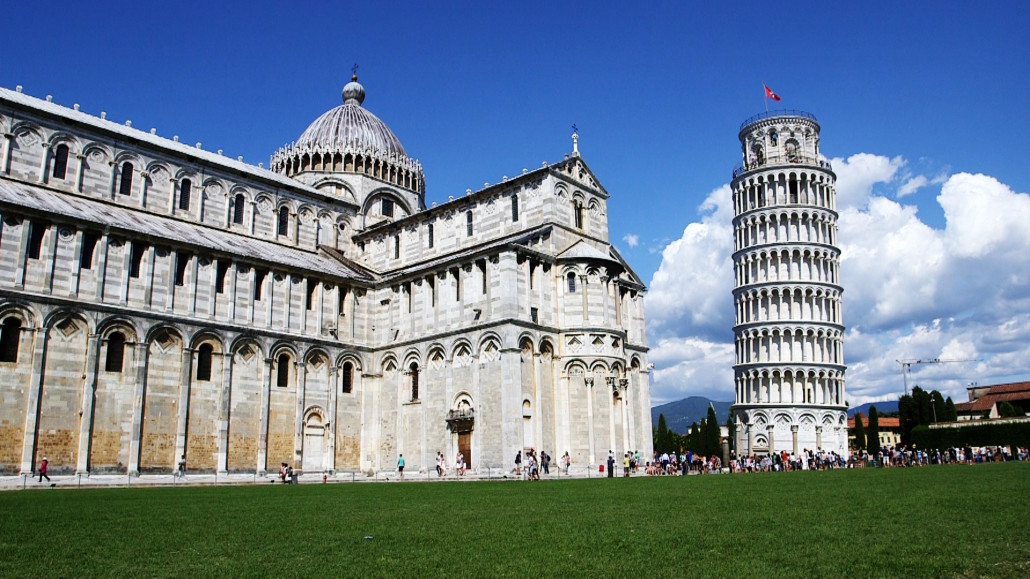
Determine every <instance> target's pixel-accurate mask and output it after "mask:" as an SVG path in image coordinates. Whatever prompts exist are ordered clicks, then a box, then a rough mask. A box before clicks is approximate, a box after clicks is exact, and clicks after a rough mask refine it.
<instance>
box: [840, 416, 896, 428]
mask: <svg viewBox="0 0 1030 579" xmlns="http://www.w3.org/2000/svg"><path fill="white" fill-rule="evenodd" d="M876 424H877V427H878V428H879V429H880V430H883V429H885V428H901V419H900V418H898V417H896V416H880V417H879V418H878V419H877V421H876ZM862 426H864V427H866V428H869V417H868V416H862ZM854 427H855V418H854V417H851V418H848V428H854Z"/></svg>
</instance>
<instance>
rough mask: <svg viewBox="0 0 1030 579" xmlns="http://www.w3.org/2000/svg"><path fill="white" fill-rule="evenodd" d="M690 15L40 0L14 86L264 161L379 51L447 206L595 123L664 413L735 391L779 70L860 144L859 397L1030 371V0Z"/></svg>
mask: <svg viewBox="0 0 1030 579" xmlns="http://www.w3.org/2000/svg"><path fill="white" fill-rule="evenodd" d="M690 4H691V3H682V2H678V3H654V4H639V5H631V4H627V3H603V2H602V3H594V4H590V5H587V4H582V3H578V4H573V3H529V2H522V3H490V2H480V3H472V4H469V5H467V6H460V5H457V4H452V5H445V3H427V2H412V3H389V2H387V3H306V2H293V3H281V2H276V3H272V2H252V3H248V4H247V5H246V7H245V8H243V7H241V6H243V5H242V4H240V5H239V6H236V5H219V4H218V3H192V2H182V3H162V4H160V5H157V4H154V5H153V6H151V5H150V4H149V3H138V2H133V3H128V2H125V3H116V2H99V3H94V4H83V3H70V2H67V3H65V2H57V3H47V4H43V3H26V2H22V3H17V4H15V5H13V6H12V7H8V8H7V10H6V14H5V15H6V16H7V17H8V21H9V22H12V23H15V25H13V26H11V25H9V26H7V27H6V30H5V42H4V45H5V47H4V50H3V52H2V53H0V84H2V85H3V86H5V87H9V88H12V87H14V86H16V85H23V86H24V90H25V92H27V93H28V94H32V95H35V96H39V97H43V96H45V95H47V94H52V95H53V97H54V100H55V102H57V103H60V104H64V105H66V106H71V105H72V104H73V103H79V104H80V105H81V107H82V110H83V111H85V112H88V113H91V114H97V115H99V113H100V112H101V111H105V112H106V113H107V117H108V118H109V119H113V120H117V121H124V120H127V119H131V120H132V121H133V126H135V127H138V128H142V129H144V130H146V129H149V128H150V127H156V128H157V130H158V134H160V135H163V136H167V137H171V136H172V135H178V136H179V137H180V139H181V140H182V141H184V142H188V143H195V142H202V143H203V146H204V148H205V149H208V150H217V149H223V150H224V152H225V154H226V155H230V156H233V157H235V156H238V155H243V156H244V158H245V160H247V161H250V162H252V163H258V162H262V163H264V164H265V165H266V166H267V164H268V158H269V156H270V155H271V153H272V152H274V151H275V149H276V148H278V147H279V146H281V145H284V144H286V143H288V142H290V141H292V140H293V139H295V138H296V137H297V136H299V135H300V133H301V132H302V131H303V130H304V128H305V127H306V126H307V125H308V124H309V123H310V122H311V121H312V120H314V119H315V118H316V117H317V116H318V115H319V114H321V113H322V112H324V111H325V110H327V109H329V108H331V107H333V106H335V105H337V104H339V102H340V89H341V88H342V86H343V84H345V83H346V82H347V80H348V78H349V76H350V71H351V66H352V65H353V64H354V63H358V64H359V66H360V68H359V71H358V74H359V76H360V79H361V82H362V84H364V86H365V88H366V91H367V98H366V100H365V106H366V108H368V109H369V110H371V111H372V112H374V113H375V114H377V115H378V116H379V117H380V118H382V119H383V120H384V121H385V122H386V123H387V124H388V125H389V126H390V127H391V128H392V129H393V130H394V132H395V133H396V134H397V136H398V137H399V138H400V139H401V141H402V142H403V143H404V146H405V148H406V149H407V151H408V154H409V155H411V156H413V157H416V158H418V159H419V160H421V162H422V163H423V167H424V169H425V172H426V182H427V201H428V202H432V201H434V200H436V201H441V200H445V199H446V198H447V197H448V196H449V195H461V194H463V193H464V191H465V189H466V188H472V189H477V188H479V187H482V185H483V184H484V183H487V182H489V183H496V182H498V181H500V180H501V178H502V177H503V176H504V175H515V174H517V173H518V172H520V171H521V170H522V168H524V167H525V168H532V167H537V166H539V165H540V163H542V162H543V161H549V162H553V161H555V160H558V159H560V158H561V157H562V155H563V154H564V153H566V152H569V151H570V150H571V139H570V136H569V135H570V133H571V128H570V127H571V125H572V124H573V123H575V124H577V125H578V127H579V130H580V135H581V140H580V150H581V152H582V154H583V157H584V159H585V160H586V161H587V163H588V164H589V165H590V166H591V168H592V169H593V170H594V172H595V173H596V174H597V175H598V177H599V178H600V179H601V181H602V183H603V184H604V186H605V187H606V189H607V190H608V191H609V193H611V195H612V197H611V200H610V204H609V213H610V223H611V238H612V241H613V243H615V244H616V245H617V246H618V247H619V249H620V251H621V252H622V253H623V255H625V256H626V257H627V259H628V260H629V261H630V262H631V264H632V265H633V266H634V268H635V269H636V270H637V272H638V273H639V274H640V275H641V277H643V278H644V279H645V281H648V282H649V283H650V285H651V293H650V295H649V297H648V300H649V303H648V316H649V326H650V328H649V336H650V341H651V346H652V347H653V348H654V351H653V352H652V354H653V360H654V361H655V363H656V365H657V366H658V370H657V371H656V373H655V375H654V392H653V397H654V399H655V402H656V403H657V402H661V401H668V400H673V399H677V398H680V397H682V396H685V395H689V394H705V395H708V396H711V397H713V398H717V399H722V400H729V399H731V398H732V386H731V384H732V371H731V369H730V366H731V365H732V357H728V356H727V351H726V348H727V347H728V346H729V344H731V342H732V331H731V328H732V323H733V321H732V312H733V310H732V302H731V300H730V297H729V291H730V284H731V281H732V274H731V273H729V272H730V270H728V269H726V266H727V264H728V260H729V254H728V252H727V250H726V249H725V248H726V247H729V241H730V237H729V235H730V234H729V233H728V232H729V229H728V227H729V222H728V220H729V216H728V215H727V214H726V211H725V206H724V202H725V200H726V199H728V197H727V196H726V194H725V191H724V189H723V188H724V186H725V185H726V184H728V182H729V179H730V172H731V170H732V167H733V166H734V164H736V162H737V161H738V160H739V143H738V142H737V130H738V128H739V125H740V123H741V121H743V120H744V119H746V118H748V117H750V116H751V115H753V114H755V113H758V112H761V111H762V110H763V106H764V102H763V92H762V82H763V80H764V81H765V83H767V84H768V85H769V86H770V87H772V89H773V90H775V91H776V92H777V93H778V94H779V95H780V96H782V97H783V101H782V102H781V103H776V105H777V106H778V107H785V108H797V109H801V110H805V111H808V112H811V113H814V114H815V115H816V116H817V117H818V118H819V121H820V122H821V124H822V151H823V153H824V154H826V155H827V156H828V157H830V158H833V159H835V160H836V159H839V161H837V162H836V163H835V168H837V170H838V183H839V185H840V187H839V188H840V190H841V196H842V201H844V202H843V203H842V211H841V213H842V217H841V242H842V246H843V248H844V256H843V259H842V274H843V277H844V285H845V287H846V293H845V310H844V314H845V324H846V325H847V326H848V327H849V335H848V339H847V340H846V342H845V354H846V357H847V360H848V364H849V366H850V367H851V368H850V370H849V374H848V389H849V398H850V399H851V401H852V403H860V402H865V401H870V400H875V399H883V398H889V397H891V396H892V395H894V396H896V393H897V390H899V389H900V383H901V377H900V372H899V370H898V365H897V364H896V363H894V360H895V359H898V358H933V357H941V358H969V359H978V360H980V362H977V363H970V364H947V365H945V364H941V365H937V366H933V367H931V366H925V367H921V368H918V369H916V370H914V371H913V378H912V380H910V382H911V383H922V384H923V385H925V386H927V387H928V388H938V389H940V390H942V391H945V392H947V393H949V394H951V395H953V396H955V397H956V399H964V398H965V392H964V387H965V386H966V385H968V383H969V382H972V381H978V382H980V383H982V384H987V383H994V382H999V381H1007V380H1017V379H1028V378H1030V349H1028V347H1027V342H1028V340H1030V279H1028V275H1030V273H1028V269H1030V268H1027V265H1028V264H1030V258H1028V257H1027V253H1026V251H1028V250H1030V241H1028V239H1027V235H1028V234H1027V233H1026V229H1030V228H1028V227H1027V226H1026V225H1025V223H1026V222H1025V221H1021V219H1022V217H1023V216H1024V213H1023V211H1024V210H1027V209H1026V207H1027V204H1028V203H1030V201H1027V192H1028V191H1030V162H1028V161H1027V157H1028V153H1030V146H1028V145H1027V141H1026V135H1025V133H1026V132H1027V130H1028V129H1030V107H1027V106H1026V103H1027V101H1028V98H1027V95H1028V94H1030V86H1028V85H1030V64H1028V62H1027V57H1028V55H1030V50H1028V49H1030V40H1028V38H1030V36H1028V35H1027V34H1026V32H1025V30H1023V29H1021V28H1022V27H1024V26H1025V23H1026V22H1027V21H1030V7H1028V5H1026V4H1025V3H1017V2H994V3H984V4H983V5H978V4H979V3H976V4H974V3H957V2H941V3H933V4H932V5H931V4H923V3H896V2H895V3H872V4H868V3H856V4H855V5H841V4H840V3H828V2H821V3H804V2H801V3H791V4H789V5H787V4H783V3H772V2H762V3H747V2H745V3H738V4H737V5H735V6H734V7H730V8H724V7H716V4H717V3H709V4H710V6H690ZM441 6H443V7H442V8H441ZM967 174H968V176H969V178H966V177H965V175H967ZM720 191H723V192H722V193H720ZM988 207H993V208H995V210H994V211H986V210H985V209H986V208H988ZM1027 211H1030V210H1027ZM999 213H1000V214H1001V215H1002V218H1001V220H1000V221H999V220H998V219H997V217H998V215H997V214H999ZM1027 216H1030V214H1027ZM1021 224H1022V225H1021ZM999 234H1003V235H1001V239H1000V240H995V241H992V242H990V243H988V241H990V238H992V235H993V236H998V235H999ZM723 235H726V236H727V238H726V239H725V240H722V241H720V239H721V236H723ZM656 272H659V273H660V274H661V275H657V276H656ZM726 276H728V277H726ZM724 278H725V279H724ZM684 295H685V296H687V297H686V298H682V296H684ZM670 296H680V297H679V298H676V299H673V298H670ZM962 298H965V299H962ZM999 329H1001V330H1003V331H999ZM730 356H731V354H730ZM921 381H922V382H921Z"/></svg>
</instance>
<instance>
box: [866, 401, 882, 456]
mask: <svg viewBox="0 0 1030 579" xmlns="http://www.w3.org/2000/svg"><path fill="white" fill-rule="evenodd" d="M865 437H866V449H867V450H868V451H869V454H880V416H879V415H878V414H877V413H876V407H875V406H870V407H869V428H868V429H867V430H866V433H865Z"/></svg>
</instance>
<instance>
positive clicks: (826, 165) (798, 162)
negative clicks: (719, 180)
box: [733, 153, 833, 179]
mask: <svg viewBox="0 0 1030 579" xmlns="http://www.w3.org/2000/svg"><path fill="white" fill-rule="evenodd" d="M806 165H807V166H809V167H820V168H822V169H827V170H829V171H832V170H833V166H832V165H830V162H829V161H826V160H824V159H819V158H817V157H812V156H809V155H802V154H800V153H794V154H790V155H774V156H771V157H764V158H761V159H752V160H751V161H749V162H740V163H737V166H736V167H734V168H733V178H734V179H736V178H737V177H739V176H741V175H743V174H744V173H747V172H748V171H754V170H756V169H761V168H764V167H794V166H796V167H802V166H806Z"/></svg>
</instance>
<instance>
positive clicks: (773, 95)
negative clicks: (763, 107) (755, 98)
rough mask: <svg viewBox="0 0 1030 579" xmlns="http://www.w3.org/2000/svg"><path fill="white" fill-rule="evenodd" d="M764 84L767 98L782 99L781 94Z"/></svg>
mask: <svg viewBox="0 0 1030 579" xmlns="http://www.w3.org/2000/svg"><path fill="white" fill-rule="evenodd" d="M762 86H764V87H765V98H770V99H772V100H774V101H778V100H780V95H778V94H776V93H774V92H773V91H772V89H771V88H769V87H768V86H767V85H765V84H763V85H762Z"/></svg>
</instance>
